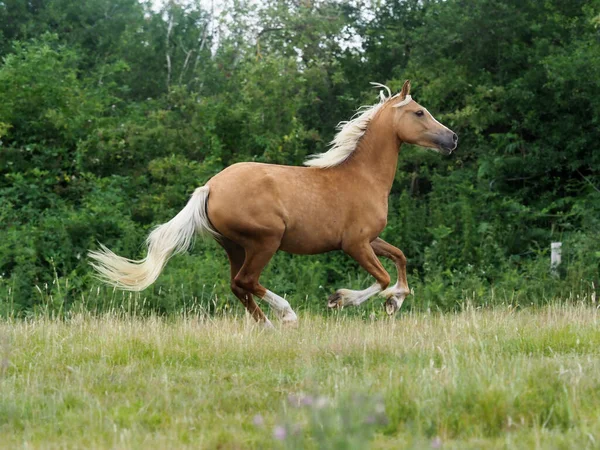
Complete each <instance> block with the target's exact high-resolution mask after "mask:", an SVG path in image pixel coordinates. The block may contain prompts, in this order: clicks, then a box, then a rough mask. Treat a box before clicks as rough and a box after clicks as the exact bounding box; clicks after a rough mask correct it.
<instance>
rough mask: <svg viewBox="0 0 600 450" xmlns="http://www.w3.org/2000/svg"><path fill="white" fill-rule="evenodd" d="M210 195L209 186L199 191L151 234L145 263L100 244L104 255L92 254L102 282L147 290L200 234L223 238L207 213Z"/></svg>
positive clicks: (132, 289) (101, 252)
mask: <svg viewBox="0 0 600 450" xmlns="http://www.w3.org/2000/svg"><path fill="white" fill-rule="evenodd" d="M208 191H209V187H208V186H203V187H201V188H198V189H196V190H195V191H194V193H193V194H192V198H190V200H189V202H188V203H187V205H186V206H185V208H183V209H182V210H181V211H180V212H179V214H177V215H176V216H175V217H173V218H172V219H171V220H170V221H168V222H167V223H164V224H162V225H159V226H157V227H156V228H155V229H154V230H153V231H152V233H150V235H149V236H148V239H147V240H146V243H147V245H148V254H147V256H146V257H145V258H144V259H140V260H139V261H135V260H132V259H127V258H123V257H122V256H119V255H116V254H115V253H114V252H112V251H111V250H109V249H108V248H106V247H105V246H104V245H102V244H100V247H101V250H100V251H90V252H89V253H88V256H89V257H90V258H91V259H92V260H94V262H92V263H90V264H91V265H92V267H94V269H96V271H97V272H98V273H99V274H100V278H101V279H102V280H103V281H105V282H106V283H108V284H111V285H112V286H116V287H118V288H120V289H126V290H129V291H142V290H144V289H146V288H147V287H148V286H150V285H151V284H152V283H154V281H155V280H156V279H157V278H158V275H159V274H160V272H161V271H162V269H163V267H164V266H165V264H166V263H167V261H168V260H169V258H171V256H173V255H176V254H178V253H183V252H185V251H186V250H187V249H188V248H189V247H190V245H191V244H192V240H193V237H194V234H195V233H196V232H198V233H205V234H210V235H212V236H213V237H215V238H218V237H219V233H217V232H216V231H215V230H214V229H213V228H212V226H211V225H210V221H209V220H208V215H207V213H206V202H207V200H208Z"/></svg>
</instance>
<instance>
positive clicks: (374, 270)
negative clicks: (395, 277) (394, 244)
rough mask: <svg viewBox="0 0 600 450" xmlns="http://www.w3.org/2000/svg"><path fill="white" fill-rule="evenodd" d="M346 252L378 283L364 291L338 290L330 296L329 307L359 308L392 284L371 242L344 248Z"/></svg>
mask: <svg viewBox="0 0 600 450" xmlns="http://www.w3.org/2000/svg"><path fill="white" fill-rule="evenodd" d="M343 250H344V252H346V254H348V255H349V256H351V257H352V258H354V259H355V260H356V261H357V262H358V263H359V264H360V265H361V266H362V267H363V269H365V270H366V271H367V272H369V274H371V275H373V277H375V280H376V283H375V284H373V285H372V286H370V287H368V288H367V289H363V290H362V291H353V290H351V289H338V290H337V291H336V292H334V293H333V294H331V295H330V296H329V299H328V301H327V306H328V307H329V308H337V307H340V306H349V305H353V306H357V305H360V304H361V303H363V302H364V301H365V300H367V299H369V298H370V297H372V296H373V295H375V294H377V293H379V292H381V290H382V289H385V288H386V287H387V286H388V285H389V284H390V276H389V274H388V273H387V272H386V271H385V269H384V267H383V265H382V264H381V262H380V261H379V260H378V259H377V256H376V255H375V253H374V251H373V249H372V248H371V245H370V244H369V242H368V241H367V242H360V243H357V244H354V245H347V246H345V247H344V249H343Z"/></svg>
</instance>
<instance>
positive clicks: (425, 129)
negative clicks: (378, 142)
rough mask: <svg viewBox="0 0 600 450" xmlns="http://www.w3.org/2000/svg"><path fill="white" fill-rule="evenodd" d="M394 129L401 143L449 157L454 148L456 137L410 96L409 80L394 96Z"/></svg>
mask: <svg viewBox="0 0 600 450" xmlns="http://www.w3.org/2000/svg"><path fill="white" fill-rule="evenodd" d="M395 98H396V99H398V101H396V102H395V103H394V104H392V108H394V110H395V113H394V128H395V130H396V134H397V135H398V137H399V138H400V140H401V141H402V142H406V143H408V144H415V145H420V146H422V147H428V148H433V149H435V150H437V151H438V152H440V153H443V154H444V155H449V154H450V153H452V151H453V150H454V149H455V148H456V145H457V143H458V136H457V135H456V133H454V132H453V131H452V130H450V129H448V128H447V127H445V126H444V125H442V124H441V123H439V122H438V121H437V120H435V118H434V117H433V116H432V115H431V113H430V112H429V111H427V109H425V108H423V107H422V106H421V105H419V104H418V103H417V102H415V101H414V100H413V99H412V98H411V96H410V80H406V81H405V82H404V86H402V91H401V92H400V94H398V95H397V96H395Z"/></svg>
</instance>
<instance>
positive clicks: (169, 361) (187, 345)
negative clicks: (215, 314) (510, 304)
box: [0, 305, 600, 449]
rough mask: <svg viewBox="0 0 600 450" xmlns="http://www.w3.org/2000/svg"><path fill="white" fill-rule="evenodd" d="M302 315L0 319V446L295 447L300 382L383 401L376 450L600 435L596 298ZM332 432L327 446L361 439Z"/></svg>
mask: <svg viewBox="0 0 600 450" xmlns="http://www.w3.org/2000/svg"><path fill="white" fill-rule="evenodd" d="M300 320H301V322H300V327H299V328H298V329H292V330H289V329H284V330H276V331H272V332H269V331H263V330H260V329H258V328H257V327H256V326H254V324H252V323H251V322H250V321H248V320H246V319H244V318H232V317H228V318H219V319H214V320H211V319H208V318H200V317H184V318H178V319H172V320H168V319H159V318H156V317H150V318H140V317H133V316H122V315H116V314H115V315H110V314H107V315H103V316H99V317H94V316H90V315H85V314H81V315H75V316H73V317H72V318H71V319H69V320H53V319H49V318H36V319H32V320H27V321H21V320H14V321H13V320H6V321H4V322H0V361H1V362H0V392H1V399H0V446H3V447H6V448H19V447H27V448H185V447H190V448H271V447H273V446H274V445H275V444H277V445H282V446H289V447H291V446H294V445H296V446H298V442H297V440H296V441H294V440H293V439H291V438H286V439H285V440H284V441H283V442H277V443H276V442H274V441H273V437H272V429H273V427H274V426H276V425H277V424H288V425H289V424H293V423H294V421H297V422H298V423H302V424H304V429H303V431H301V432H299V433H300V434H302V435H303V437H304V438H306V439H307V440H304V441H302V442H303V444H302V445H307V443H308V444H310V443H311V442H312V443H313V445H315V442H322V441H318V431H319V430H315V426H314V424H313V426H312V427H311V426H310V424H307V422H306V414H305V412H302V411H299V410H297V409H296V408H293V407H292V406H291V405H290V404H289V402H288V401H287V398H288V396H289V395H290V394H299V393H309V394H314V395H319V396H322V397H325V398H327V399H329V400H330V405H331V407H330V409H328V411H329V412H328V414H333V415H336V414H337V415H341V416H343V414H344V408H347V407H348V404H347V403H344V402H345V400H344V399H345V398H348V396H349V394H351V393H360V394H364V396H365V397H366V398H378V397H381V398H383V399H384V402H385V409H386V415H387V418H388V421H387V424H386V425H379V426H377V427H376V434H375V436H374V438H373V440H372V446H373V447H374V448H390V449H391V448H423V447H426V448H429V447H431V446H433V447H436V446H438V445H442V446H443V448H514V447H521V448H575V447H576V448H585V447H589V448H596V447H598V446H599V445H600V431H599V430H600V413H599V411H600V359H599V358H598V356H599V353H600V350H599V349H600V328H599V314H598V310H597V309H595V308H593V307H590V306H584V305H576V306H565V305H562V306H561V305H554V306H549V307H545V308H542V309H527V310H524V311H519V312H516V311H512V310H510V309H494V310H468V311H466V312H462V313H459V314H454V315H452V314H445V315H427V314H404V315H399V316H398V317H396V318H395V319H394V320H388V319H384V318H378V319H377V320H374V321H370V322H364V321H362V320H359V319H356V318H347V317H346V316H345V313H344V311H342V312H341V313H339V314H335V315H333V316H331V317H318V316H309V317H301V318H300ZM352 407H354V408H356V407H357V406H356V405H354V406H352ZM310 408H311V407H308V411H309V414H310ZM358 408H360V405H359V406H358ZM365 408H366V406H365ZM365 414H367V412H365ZM256 415H260V416H261V417H262V418H264V422H265V424H264V425H263V426H256V425H255V424H254V423H253V418H254V417H255V416H256ZM341 416H340V417H341ZM353 420H354V419H353ZM356 420H360V419H356ZM359 428H360V427H359ZM325 432H326V433H325V434H326V435H327V436H328V437H327V439H329V438H331V442H330V445H329V444H327V446H328V447H329V448H348V446H350V445H351V444H352V443H353V442H361V440H360V439H361V436H359V435H358V434H360V431H357V432H356V433H357V435H356V436H353V435H352V433H353V432H346V434H347V436H345V437H344V439H346V440H345V441H344V442H343V443H342V444H340V443H339V442H340V441H339V439H338V438H339V436H338V434H339V433H340V430H339V429H337V428H335V427H334V426H331V427H330V428H327V429H325ZM369 436H370V435H369ZM363 437H364V436H363ZM355 438H356V439H355ZM336 439H337V441H336ZM369 439H370V437H369ZM336 442H337V444H336ZM321 445H323V444H321ZM336 445H337V447H336ZM355 447H356V446H355Z"/></svg>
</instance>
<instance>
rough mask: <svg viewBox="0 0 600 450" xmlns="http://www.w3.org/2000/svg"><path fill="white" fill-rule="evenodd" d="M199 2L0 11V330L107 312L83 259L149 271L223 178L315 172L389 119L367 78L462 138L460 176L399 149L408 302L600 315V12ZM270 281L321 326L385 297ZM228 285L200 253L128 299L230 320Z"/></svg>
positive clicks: (330, 270)
mask: <svg viewBox="0 0 600 450" xmlns="http://www.w3.org/2000/svg"><path fill="white" fill-rule="evenodd" d="M202 5H204V3H201V2H196V3H194V2H183V3H180V2H175V1H170V2H168V3H166V4H165V5H164V6H163V7H162V8H161V9H160V10H157V9H156V7H155V6H153V4H151V3H148V4H145V3H140V2H138V1H136V0H87V1H85V2H72V1H69V0H36V1H25V0H5V1H3V2H0V57H1V58H2V61H1V65H0V99H1V101H0V227H1V234H0V235H1V237H2V239H0V275H1V276H2V278H1V279H0V314H1V313H2V312H6V311H7V310H9V309H11V310H14V309H17V310H21V311H28V310H31V308H34V307H36V306H39V305H44V306H46V307H48V306H50V307H53V308H54V307H56V308H66V309H68V308H70V307H71V306H73V305H74V304H77V303H80V302H81V301H85V302H87V303H88V305H90V306H101V305H94V303H95V302H97V301H99V300H97V299H99V298H106V296H105V295H104V296H103V295H102V292H106V291H102V289H98V288H97V286H98V283H97V282H96V281H95V279H94V278H93V276H92V273H91V270H90V268H89V266H88V265H87V262H86V256H85V254H86V251H87V250H88V249H90V248H95V247H96V246H97V242H98V241H100V242H103V243H105V244H107V245H108V246H109V247H111V248H113V249H114V250H115V251H117V252H118V253H120V254H123V255H125V256H129V257H139V256H141V255H142V254H143V251H144V248H143V245H142V243H143V241H144V238H145V236H146V234H147V233H148V231H149V229H150V228H151V227H152V226H154V225H156V224H158V223H161V222H164V221H166V220H168V219H169V218H171V217H172V216H173V215H174V214H175V213H176V212H177V211H178V210H180V209H181V208H182V206H183V205H184V204H185V202H186V199H187V197H188V195H189V194H190V193H191V192H192V191H193V189H194V188H195V187H197V186H199V185H202V184H204V183H205V182H206V181H207V180H208V179H209V178H210V177H211V176H212V175H214V174H215V173H217V172H218V171H219V170H221V169H222V168H224V167H226V166H228V165H230V164H232V163H234V162H237V161H248V160H256V161H265V162H272V163H278V164H296V165H298V164H301V163H302V161H303V159H304V158H305V157H306V155H308V154H312V153H315V152H321V151H324V150H326V148H327V143H328V142H329V141H330V140H331V138H332V136H333V133H334V126H335V124H336V123H337V122H338V121H340V120H344V119H347V118H349V117H350V116H351V115H352V113H353V111H354V110H355V109H356V108H357V107H358V106H360V105H361V104H369V103H373V102H374V101H375V100H376V95H377V92H375V91H373V90H372V89H371V88H370V86H369V84H368V83H369V81H378V82H383V83H387V84H388V85H390V86H391V87H392V88H394V89H398V88H399V87H400V86H401V83H402V82H403V81H404V79H406V78H410V79H411V80H412V84H413V94H414V97H415V98H416V99H417V100H418V101H419V102H420V103H422V104H423V105H425V106H427V107H428V109H430V110H431V111H432V112H433V113H434V115H436V117H438V119H440V120H441V121H442V122H444V123H446V124H447V125H448V126H450V127H451V128H452V129H453V130H455V131H456V132H457V133H458V134H459V136H460V143H459V149H458V152H457V153H456V154H455V155H453V156H451V157H443V156H441V155H438V154H435V153H432V152H428V151H425V150H421V149H417V148H410V147H403V148H402V151H401V156H400V164H399V170H398V173H397V177H396V181H395V184H394V186H393V190H392V193H391V199H390V213H389V222H388V227H387V228H386V230H385V232H384V235H383V237H384V238H385V239H387V240H389V241H390V242H392V243H394V244H396V245H397V246H399V247H400V248H402V249H403V250H404V252H405V253H406V255H407V257H408V258H409V267H410V276H409V283H410V284H411V286H412V287H414V288H415V297H414V299H413V301H412V302H410V304H411V305H412V306H417V307H440V308H443V309H447V308H455V307H457V306H460V304H461V303H462V302H463V301H464V300H465V299H467V298H468V299H470V300H471V301H473V302H475V303H489V302H502V301H508V302H513V303H520V304H529V303H530V302H542V301H545V300H547V299H550V298H553V297H555V296H558V295H560V296H563V297H564V296H569V295H572V296H592V298H593V294H594V291H595V290H596V289H597V287H598V284H599V283H598V278H599V267H600V153H599V152H598V151H597V150H596V149H597V146H598V142H600V84H599V83H598V80H600V2H599V1H598V0H593V1H590V0H585V1H584V0H569V1H563V0H549V1H538V0H500V1H498V0H447V1H442V0H388V1H367V0H365V1H364V2H363V1H361V0H356V1H353V2H345V1H336V0H320V1H311V0H308V1H305V0H304V1H294V0H268V1H263V2H258V3H256V2H251V1H245V0H237V1H232V2H229V3H226V6H225V7H224V8H223V10H222V11H215V10H205V9H203V7H202ZM555 240H556V241H562V242H563V265H562V270H561V273H560V276H559V277H553V276H551V275H550V273H549V248H550V242H552V241H555ZM390 269H391V268H390ZM264 277H265V278H264V281H265V284H266V285H267V286H269V288H271V289H272V290H274V291H277V292H279V293H282V294H283V293H285V294H287V295H288V296H290V297H292V298H293V299H294V300H295V304H297V305H300V304H304V305H305V306H311V307H314V308H322V307H323V306H324V303H325V298H326V296H327V294H328V293H329V292H330V291H332V290H333V289H335V288H338V287H342V286H346V287H351V286H358V285H361V284H365V283H367V275H366V274H364V273H363V272H362V271H361V270H360V269H359V268H358V267H357V266H356V264H354V263H353V262H352V261H350V260H349V258H347V257H345V256H344V255H342V254H341V253H332V254H327V255H321V256H315V257H292V256H290V255H284V254H281V255H278V256H277V257H276V258H275V260H274V261H273V263H272V264H271V265H270V266H269V268H268V270H267V271H266V272H265V274H264ZM228 284H229V283H228V270H227V263H226V258H225V255H224V253H223V251H222V250H221V249H220V248H219V247H218V246H217V245H216V244H214V243H202V244H201V245H197V246H196V248H195V250H194V251H193V252H192V253H191V254H190V255H185V256H182V257H179V258H177V259H174V260H172V261H171V263H170V264H169V266H168V267H167V269H166V270H165V272H164V274H163V275H162V276H161V278H160V279H159V281H158V282H157V283H156V285H155V286H154V287H153V288H152V289H150V290H148V291H147V292H144V293H143V294H142V295H141V296H139V297H138V296H134V297H128V296H123V295H121V294H119V293H114V294H111V295H112V299H113V301H114V302H116V303H119V304H123V302H124V300H127V301H129V302H131V301H136V302H143V303H144V305H146V306H147V307H148V308H153V309H156V310H159V311H167V312H168V311H179V310H181V309H182V308H185V307H187V306H189V305H192V304H193V305H200V306H202V307H204V308H206V309H211V310H212V309H215V308H217V309H218V308H227V307H230V306H231V305H234V304H236V303H237V301H234V297H233V296H232V295H231V294H229V290H228ZM132 299H133V300H132Z"/></svg>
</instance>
